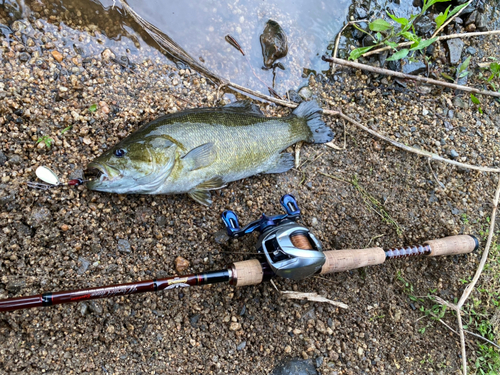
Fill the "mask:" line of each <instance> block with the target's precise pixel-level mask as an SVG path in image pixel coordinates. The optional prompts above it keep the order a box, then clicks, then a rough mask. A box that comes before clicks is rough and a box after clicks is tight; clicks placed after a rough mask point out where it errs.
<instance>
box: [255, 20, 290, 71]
mask: <svg viewBox="0 0 500 375" xmlns="http://www.w3.org/2000/svg"><path fill="white" fill-rule="evenodd" d="M260 46H261V47H262V56H263V57H264V67H265V68H266V69H270V68H272V67H273V65H274V62H275V61H276V60H278V59H281V58H282V57H285V56H286V54H287V53H288V42H287V39H286V34H285V32H284V31H283V29H282V28H281V26H280V25H279V24H278V22H276V21H273V20H269V21H267V23H266V28H265V29H264V32H263V33H262V35H261V36H260Z"/></svg>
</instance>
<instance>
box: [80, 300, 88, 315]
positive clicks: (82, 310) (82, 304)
mask: <svg viewBox="0 0 500 375" xmlns="http://www.w3.org/2000/svg"><path fill="white" fill-rule="evenodd" d="M88 309H89V305H87V304H86V303H85V302H80V303H79V304H78V310H79V311H80V315H81V316H85V314H87V311H88Z"/></svg>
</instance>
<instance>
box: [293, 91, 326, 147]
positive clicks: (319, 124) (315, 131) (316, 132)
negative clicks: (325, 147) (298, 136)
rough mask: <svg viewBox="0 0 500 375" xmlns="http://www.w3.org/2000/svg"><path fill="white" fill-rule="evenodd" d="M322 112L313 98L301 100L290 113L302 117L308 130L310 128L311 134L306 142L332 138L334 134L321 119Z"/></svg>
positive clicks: (324, 140) (317, 141)
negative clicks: (307, 100) (305, 100)
mask: <svg viewBox="0 0 500 375" xmlns="http://www.w3.org/2000/svg"><path fill="white" fill-rule="evenodd" d="M322 113H323V110H322V109H321V108H320V106H319V105H318V103H316V101H314V100H312V101H310V102H302V103H300V104H299V106H298V107H297V108H295V109H294V110H293V112H292V114H294V115H295V116H297V117H298V118H302V119H304V120H305V121H306V124H307V126H308V127H309V130H311V133H312V134H311V135H310V138H309V139H306V141H307V142H311V143H326V142H330V141H331V140H332V139H333V136H334V135H335V134H334V133H333V131H332V130H331V129H330V128H329V127H328V126H326V124H325V123H324V122H323V120H322V119H321V114H322Z"/></svg>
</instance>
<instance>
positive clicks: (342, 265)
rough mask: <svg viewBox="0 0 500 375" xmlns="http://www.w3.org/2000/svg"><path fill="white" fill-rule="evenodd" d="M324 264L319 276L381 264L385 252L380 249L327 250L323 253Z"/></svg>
mask: <svg viewBox="0 0 500 375" xmlns="http://www.w3.org/2000/svg"><path fill="white" fill-rule="evenodd" d="M324 254H325V256H326V261H325V264H323V267H322V268H321V272H320V274H325V273H333V272H341V271H347V270H352V269H354V268H361V267H365V266H373V265H375V264H381V263H384V261H385V251H384V250H383V249H382V248H380V247H373V248H371V249H357V250H354V249H348V250H329V251H325V252H324Z"/></svg>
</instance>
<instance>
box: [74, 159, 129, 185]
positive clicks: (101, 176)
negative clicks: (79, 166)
mask: <svg viewBox="0 0 500 375" xmlns="http://www.w3.org/2000/svg"><path fill="white" fill-rule="evenodd" d="M83 175H84V177H85V179H86V180H89V183H91V184H96V183H97V182H109V181H113V180H116V179H119V178H120V177H122V174H121V173H120V171H119V170H118V169H116V168H114V167H111V166H109V165H103V164H99V163H90V164H89V165H88V166H87V169H86V170H85V171H84V172H83Z"/></svg>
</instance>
